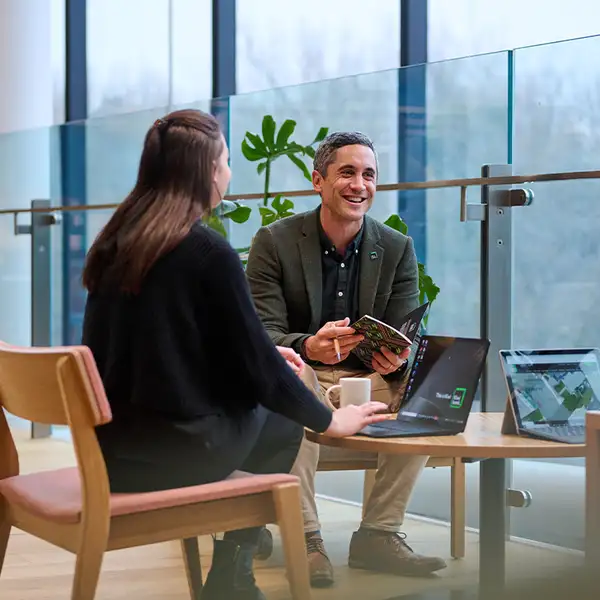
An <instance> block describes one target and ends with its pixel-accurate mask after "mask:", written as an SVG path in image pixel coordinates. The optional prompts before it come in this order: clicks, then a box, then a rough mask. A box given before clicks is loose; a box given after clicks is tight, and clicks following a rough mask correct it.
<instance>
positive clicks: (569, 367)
mask: <svg viewBox="0 0 600 600" xmlns="http://www.w3.org/2000/svg"><path fill="white" fill-rule="evenodd" d="M500 357H501V360H502V362H503V365H502V366H503V369H504V372H505V374H506V380H507V383H508V388H509V391H510V397H511V400H512V403H513V407H514V411H515V417H516V419H517V424H518V426H519V427H521V428H523V429H528V428H532V427H535V426H536V425H547V424H559V423H569V424H573V425H582V424H584V423H585V413H586V412H587V411H588V410H599V409H600V353H599V351H598V350H597V349H596V348H583V349H565V350H502V351H501V352H500Z"/></svg>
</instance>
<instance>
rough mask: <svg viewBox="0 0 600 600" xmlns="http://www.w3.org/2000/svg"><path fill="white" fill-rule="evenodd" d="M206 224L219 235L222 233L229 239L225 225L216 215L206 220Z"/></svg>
mask: <svg viewBox="0 0 600 600" xmlns="http://www.w3.org/2000/svg"><path fill="white" fill-rule="evenodd" d="M205 222H206V224H207V225H208V226H209V227H210V228H211V229H214V230H215V231H216V232H217V233H220V234H221V235H222V236H223V237H224V238H227V231H226V230H225V226H224V225H223V221H221V219H219V217H217V215H215V214H214V213H213V214H211V215H210V217H208V219H206V221H205Z"/></svg>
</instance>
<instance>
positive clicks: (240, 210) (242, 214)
mask: <svg viewBox="0 0 600 600" xmlns="http://www.w3.org/2000/svg"><path fill="white" fill-rule="evenodd" d="M234 204H235V208H234V209H233V210H228V211H227V212H225V213H224V214H223V217H224V218H227V219H231V220H232V221H233V222H234V223H245V222H246V221H247V220H248V219H249V218H250V214H251V213H252V209H251V208H250V207H249V206H244V205H242V204H238V203H237V202H235V203H234Z"/></svg>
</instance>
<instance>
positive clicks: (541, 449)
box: [306, 413, 585, 458]
mask: <svg viewBox="0 0 600 600" xmlns="http://www.w3.org/2000/svg"><path fill="white" fill-rule="evenodd" d="M503 417H504V415H503V413H471V415H470V416H469V421H468V422H467V427H466V429H465V431H464V433H460V434H458V435H447V436H431V437H404V438H402V437H398V438H369V437H364V436H358V435H355V436H351V437H346V438H331V437H328V436H326V435H324V434H320V433H315V432H314V431H307V432H306V437H307V438H308V439H309V440H311V441H313V442H317V443H319V444H323V445H326V446H335V447H338V448H347V449H349V450H362V451H364V452H378V453H382V454H415V455H422V456H435V457H440V458H441V457H456V458H566V457H578V456H585V444H563V443H558V442H545V441H543V440H535V439H533V438H529V437H525V436H519V435H503V434H502V433H501V427H502V419H503Z"/></svg>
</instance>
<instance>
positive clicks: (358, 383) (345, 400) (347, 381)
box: [325, 377, 371, 410]
mask: <svg viewBox="0 0 600 600" xmlns="http://www.w3.org/2000/svg"><path fill="white" fill-rule="evenodd" d="M334 390H340V408H343V407H344V406H349V405H350V404H356V405H361V404H366V403H367V402H370V401H371V380H370V379H369V378H367V377H341V378H340V383H339V384H337V385H332V386H331V387H330V388H329V389H328V390H327V392H326V393H325V402H326V403H327V404H328V405H329V407H330V408H331V409H333V410H336V407H335V406H334V405H333V403H332V402H331V398H330V396H331V393H332V392H333V391H334Z"/></svg>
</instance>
